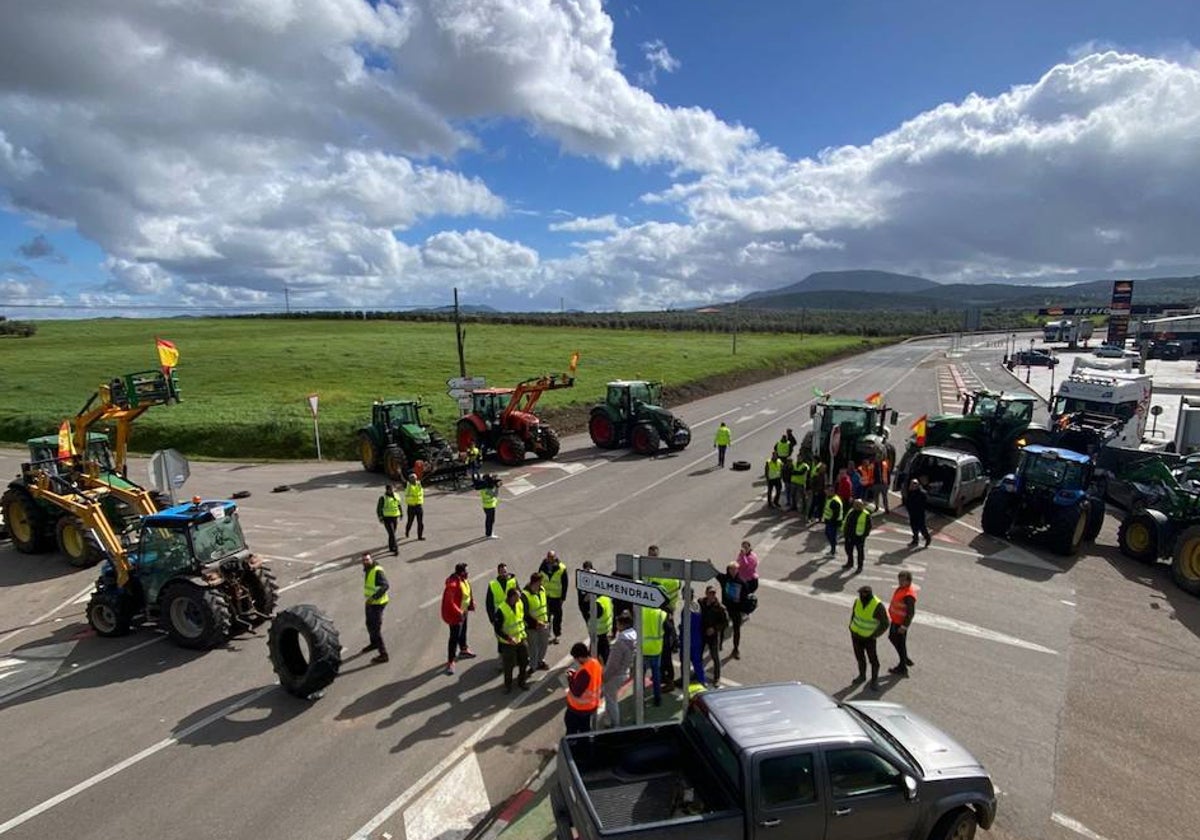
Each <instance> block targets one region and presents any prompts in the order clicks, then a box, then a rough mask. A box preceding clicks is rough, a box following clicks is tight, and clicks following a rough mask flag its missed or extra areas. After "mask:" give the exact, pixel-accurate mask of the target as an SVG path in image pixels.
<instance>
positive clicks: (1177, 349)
mask: <svg viewBox="0 0 1200 840" xmlns="http://www.w3.org/2000/svg"><path fill="white" fill-rule="evenodd" d="M1146 358H1148V359H1163V360H1164V361H1168V362H1174V361H1178V360H1179V359H1182V358H1183V343H1182V342H1179V341H1152V342H1150V349H1149V351H1148V352H1147V353H1146Z"/></svg>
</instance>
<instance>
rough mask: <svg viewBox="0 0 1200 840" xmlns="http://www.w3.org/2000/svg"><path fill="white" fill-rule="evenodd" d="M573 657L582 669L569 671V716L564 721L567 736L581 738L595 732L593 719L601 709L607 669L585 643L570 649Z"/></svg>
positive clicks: (574, 645) (576, 644)
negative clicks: (593, 730) (601, 696)
mask: <svg viewBox="0 0 1200 840" xmlns="http://www.w3.org/2000/svg"><path fill="white" fill-rule="evenodd" d="M571 656H572V657H573V658H574V659H575V663H576V664H577V665H578V666H579V667H578V668H571V669H570V670H568V671H567V713H566V715H565V717H564V720H565V721H566V724H567V734H568V735H579V734H582V733H585V732H591V731H592V719H593V718H594V717H595V715H596V712H597V710H598V709H599V708H600V686H601V684H602V683H603V681H604V666H602V665H601V664H600V660H599V659H597V658H596V657H594V656H592V652H591V651H590V650H588V646H587V645H585V644H584V643H583V642H576V643H575V644H573V645H571Z"/></svg>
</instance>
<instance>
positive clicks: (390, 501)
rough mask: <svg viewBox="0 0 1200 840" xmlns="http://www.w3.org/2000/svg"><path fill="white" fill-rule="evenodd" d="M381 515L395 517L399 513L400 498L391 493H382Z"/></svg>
mask: <svg viewBox="0 0 1200 840" xmlns="http://www.w3.org/2000/svg"><path fill="white" fill-rule="evenodd" d="M383 515H384V516H390V517H397V516H399V515H400V499H399V497H397V496H394V495H392V494H391V493H384V494H383Z"/></svg>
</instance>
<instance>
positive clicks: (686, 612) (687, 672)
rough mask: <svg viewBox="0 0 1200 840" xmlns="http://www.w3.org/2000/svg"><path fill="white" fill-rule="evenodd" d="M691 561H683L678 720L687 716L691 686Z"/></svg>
mask: <svg viewBox="0 0 1200 840" xmlns="http://www.w3.org/2000/svg"><path fill="white" fill-rule="evenodd" d="M691 642H692V561H691V560H686V559H685V560H684V561H683V663H682V665H683V667H682V668H681V669H680V673H681V674H683V704H682V707H681V709H680V718H679V719H680V720H683V715H686V714H687V707H688V686H689V685H691V684H692V678H691V672H692V645H691Z"/></svg>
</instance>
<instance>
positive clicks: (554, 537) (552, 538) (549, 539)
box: [538, 528, 574, 545]
mask: <svg viewBox="0 0 1200 840" xmlns="http://www.w3.org/2000/svg"><path fill="white" fill-rule="evenodd" d="M572 530H574V529H573V528H563V529H562V530H561V531H559V532H558V533H557V534H551V535H550V536H548V537H546V539H544V540H542V541H541V542H540V543H538V545H546V544H547V543H552V542H554V541H555V540H557V539H561V538H563V537H565V536H566V535H567V534H569V533H571V531H572Z"/></svg>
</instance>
